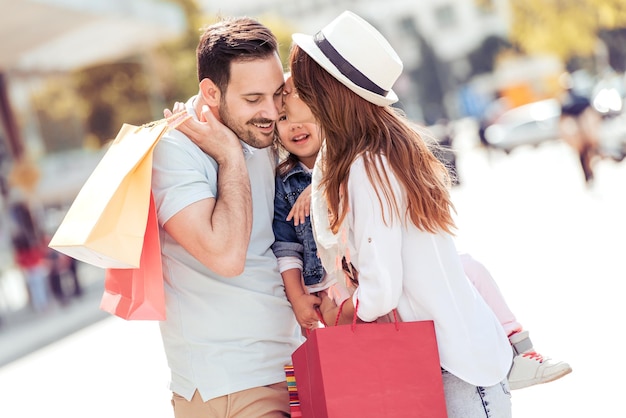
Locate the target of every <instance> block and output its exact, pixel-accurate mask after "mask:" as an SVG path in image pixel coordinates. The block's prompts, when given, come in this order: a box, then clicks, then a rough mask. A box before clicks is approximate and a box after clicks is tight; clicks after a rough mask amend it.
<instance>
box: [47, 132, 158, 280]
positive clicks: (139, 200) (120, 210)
mask: <svg viewBox="0 0 626 418" xmlns="http://www.w3.org/2000/svg"><path fill="white" fill-rule="evenodd" d="M167 129H168V125H167V122H166V121H165V120H163V121H157V122H154V123H152V124H147V125H143V126H140V127H137V126H133V125H129V124H124V125H123V126H122V128H121V129H120V131H119V133H118V134H117V137H116V138H115V140H114V141H113V143H112V144H111V145H110V147H109V149H108V150H107V152H106V153H105V155H104V157H103V158H102V160H101V161H100V162H99V163H98V165H97V166H96V168H95V170H94V171H93V173H92V174H91V175H90V176H89V178H88V179H87V181H86V182H85V184H84V185H83V187H82V189H81V190H80V192H79V193H78V195H77V196H76V199H75V200H74V202H73V203H72V205H71V206H70V209H69V210H68V212H67V214H66V215H65V218H64V219H63V221H62V222H61V225H60V226H59V228H58V229H57V231H56V232H55V234H54V236H53V237H52V240H51V241H50V243H49V246H50V248H53V249H55V250H57V251H59V252H62V253H64V254H67V255H69V256H70V257H73V258H75V259H77V260H81V261H84V262H86V263H89V264H92V265H94V266H97V267H102V268H138V267H139V260H140V257H141V250H142V246H143V241H144V234H145V231H146V222H147V219H148V207H149V204H150V184H151V179H152V151H153V149H154V146H155V145H156V143H157V141H158V140H159V139H160V138H161V137H162V136H163V134H164V133H165V132H166V131H167Z"/></svg>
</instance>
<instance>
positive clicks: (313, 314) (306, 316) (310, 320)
mask: <svg viewBox="0 0 626 418" xmlns="http://www.w3.org/2000/svg"><path fill="white" fill-rule="evenodd" d="M320 303H321V299H320V298H318V297H317V296H315V295H308V294H306V293H304V294H302V295H300V296H298V297H296V298H294V300H292V301H291V306H292V307H293V313H294V314H295V315H296V320H297V321H298V323H299V324H300V326H301V327H303V328H307V329H313V328H317V323H318V321H319V320H320V319H319V316H318V314H317V306H319V304H320Z"/></svg>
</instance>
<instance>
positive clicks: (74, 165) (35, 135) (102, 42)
mask: <svg viewBox="0 0 626 418" xmlns="http://www.w3.org/2000/svg"><path fill="white" fill-rule="evenodd" d="M0 6H2V13H0V39H2V40H3V41H2V43H0V116H1V117H0V122H1V124H0V139H2V140H3V141H4V142H5V144H3V145H5V146H4V147H3V150H4V152H5V157H6V158H4V159H3V160H2V163H3V165H4V167H0V174H4V176H7V175H8V174H7V169H6V165H7V164H11V162H12V161H13V160H16V161H17V160H19V159H21V158H22V157H23V156H24V154H31V155H30V157H32V159H34V160H36V161H37V163H38V164H37V167H32V166H31V167H27V168H25V169H22V172H20V173H18V174H17V175H14V176H13V177H14V179H13V180H14V182H16V184H17V185H18V187H24V188H25V189H27V191H30V190H28V189H31V188H33V187H35V188H38V189H39V192H40V193H41V194H43V195H45V196H41V197H43V198H44V199H46V200H49V199H53V198H54V197H53V195H54V194H58V196H59V198H63V199H65V198H67V195H68V194H75V193H76V191H77V189H76V184H77V183H82V182H84V180H85V179H86V176H88V175H89V173H90V172H91V171H92V170H93V167H94V166H95V163H96V162H97V161H98V160H99V157H100V156H99V155H98V154H97V153H96V154H95V155H94V153H93V152H91V153H90V152H82V153H81V151H79V150H76V151H73V154H72V155H71V156H70V157H65V158H64V157H63V156H61V157H59V156H54V157H53V158H50V159H46V158H47V157H46V156H45V147H44V145H43V141H42V140H41V131H40V124H39V123H38V121H37V118H36V115H35V114H34V113H33V112H32V110H31V108H30V100H29V96H30V94H31V92H32V91H33V89H36V88H37V86H38V85H39V83H40V81H41V79H42V78H43V77H45V76H47V75H50V74H59V73H65V72H70V71H73V70H77V69H80V68H83V67H86V66H92V65H96V64H100V63H105V62H110V61H114V60H117V59H121V58H124V57H127V56H130V55H133V54H137V53H138V52H141V51H145V50H147V49H149V48H151V47H153V46H155V45H157V44H159V43H161V42H163V41H165V40H169V39H172V38H173V37H175V36H177V35H178V34H179V33H181V32H182V31H183V30H184V27H185V19H184V15H183V13H182V11H181V10H180V9H179V7H178V6H176V5H174V4H173V3H168V2H163V1H158V0H132V1H127V0H90V1H83V0H20V1H12V0H0ZM40 158H41V160H40ZM34 171H40V172H39V173H34ZM27 174H28V175H27ZM31 178H37V180H38V182H37V183H38V184H31V183H32V181H30V180H29V179H31ZM39 180H43V182H42V181H39ZM42 183H43V184H42Z"/></svg>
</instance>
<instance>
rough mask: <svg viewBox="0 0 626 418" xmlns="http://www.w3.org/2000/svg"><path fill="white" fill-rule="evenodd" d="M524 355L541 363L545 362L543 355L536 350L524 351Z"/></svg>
mask: <svg viewBox="0 0 626 418" xmlns="http://www.w3.org/2000/svg"><path fill="white" fill-rule="evenodd" d="M522 356H523V357H528V358H530V359H532V360H537V361H538V362H539V363H543V356H542V355H541V354H539V353H537V352H536V351H530V352H528V353H523V354H522Z"/></svg>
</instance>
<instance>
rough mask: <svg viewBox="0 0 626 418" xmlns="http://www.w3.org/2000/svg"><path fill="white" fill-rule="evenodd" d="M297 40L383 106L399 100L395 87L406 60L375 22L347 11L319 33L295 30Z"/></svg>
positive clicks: (339, 77)
mask: <svg viewBox="0 0 626 418" xmlns="http://www.w3.org/2000/svg"><path fill="white" fill-rule="evenodd" d="M292 39H293V41H294V42H295V43H296V45H298V46H299V47H300V48H302V49H303V50H304V52H306V53H307V54H308V55H309V56H310V57H311V58H313V59H314V60H315V62H317V63H318V64H319V65H320V66H322V67H323V68H324V69H325V70H326V71H328V72H329V73H330V74H331V75H332V76H333V77H335V78H336V79H337V80H339V81H340V82H341V83H342V84H343V85H345V86H346V87H348V88H349V89H350V90H352V91H353V92H355V93H356V94H358V95H359V96H361V97H362V98H364V99H365V100H367V101H369V102H371V103H374V104H376V105H379V106H386V105H390V104H392V103H395V102H397V101H398V96H396V93H394V92H393V90H392V89H391V87H392V86H393V84H394V83H395V82H396V80H397V79H398V77H399V76H400V74H401V73H402V61H401V60H400V57H399V56H398V54H397V53H396V51H394V49H393V48H392V47H391V45H390V44H389V42H387V40H386V39H385V38H384V37H383V36H382V35H381V34H380V32H378V31H377V30H376V29H375V28H374V27H373V26H372V25H370V24H369V23H368V22H366V21H365V20H363V19H362V18H361V17H359V16H357V15H355V14H354V13H352V12H350V11H345V12H343V13H342V14H340V15H339V16H338V17H336V18H335V20H333V21H332V22H330V23H329V24H328V25H327V26H326V27H325V28H323V29H322V30H321V31H319V32H318V33H317V34H316V35H314V36H310V35H305V34H302V33H294V34H293V35H292Z"/></svg>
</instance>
